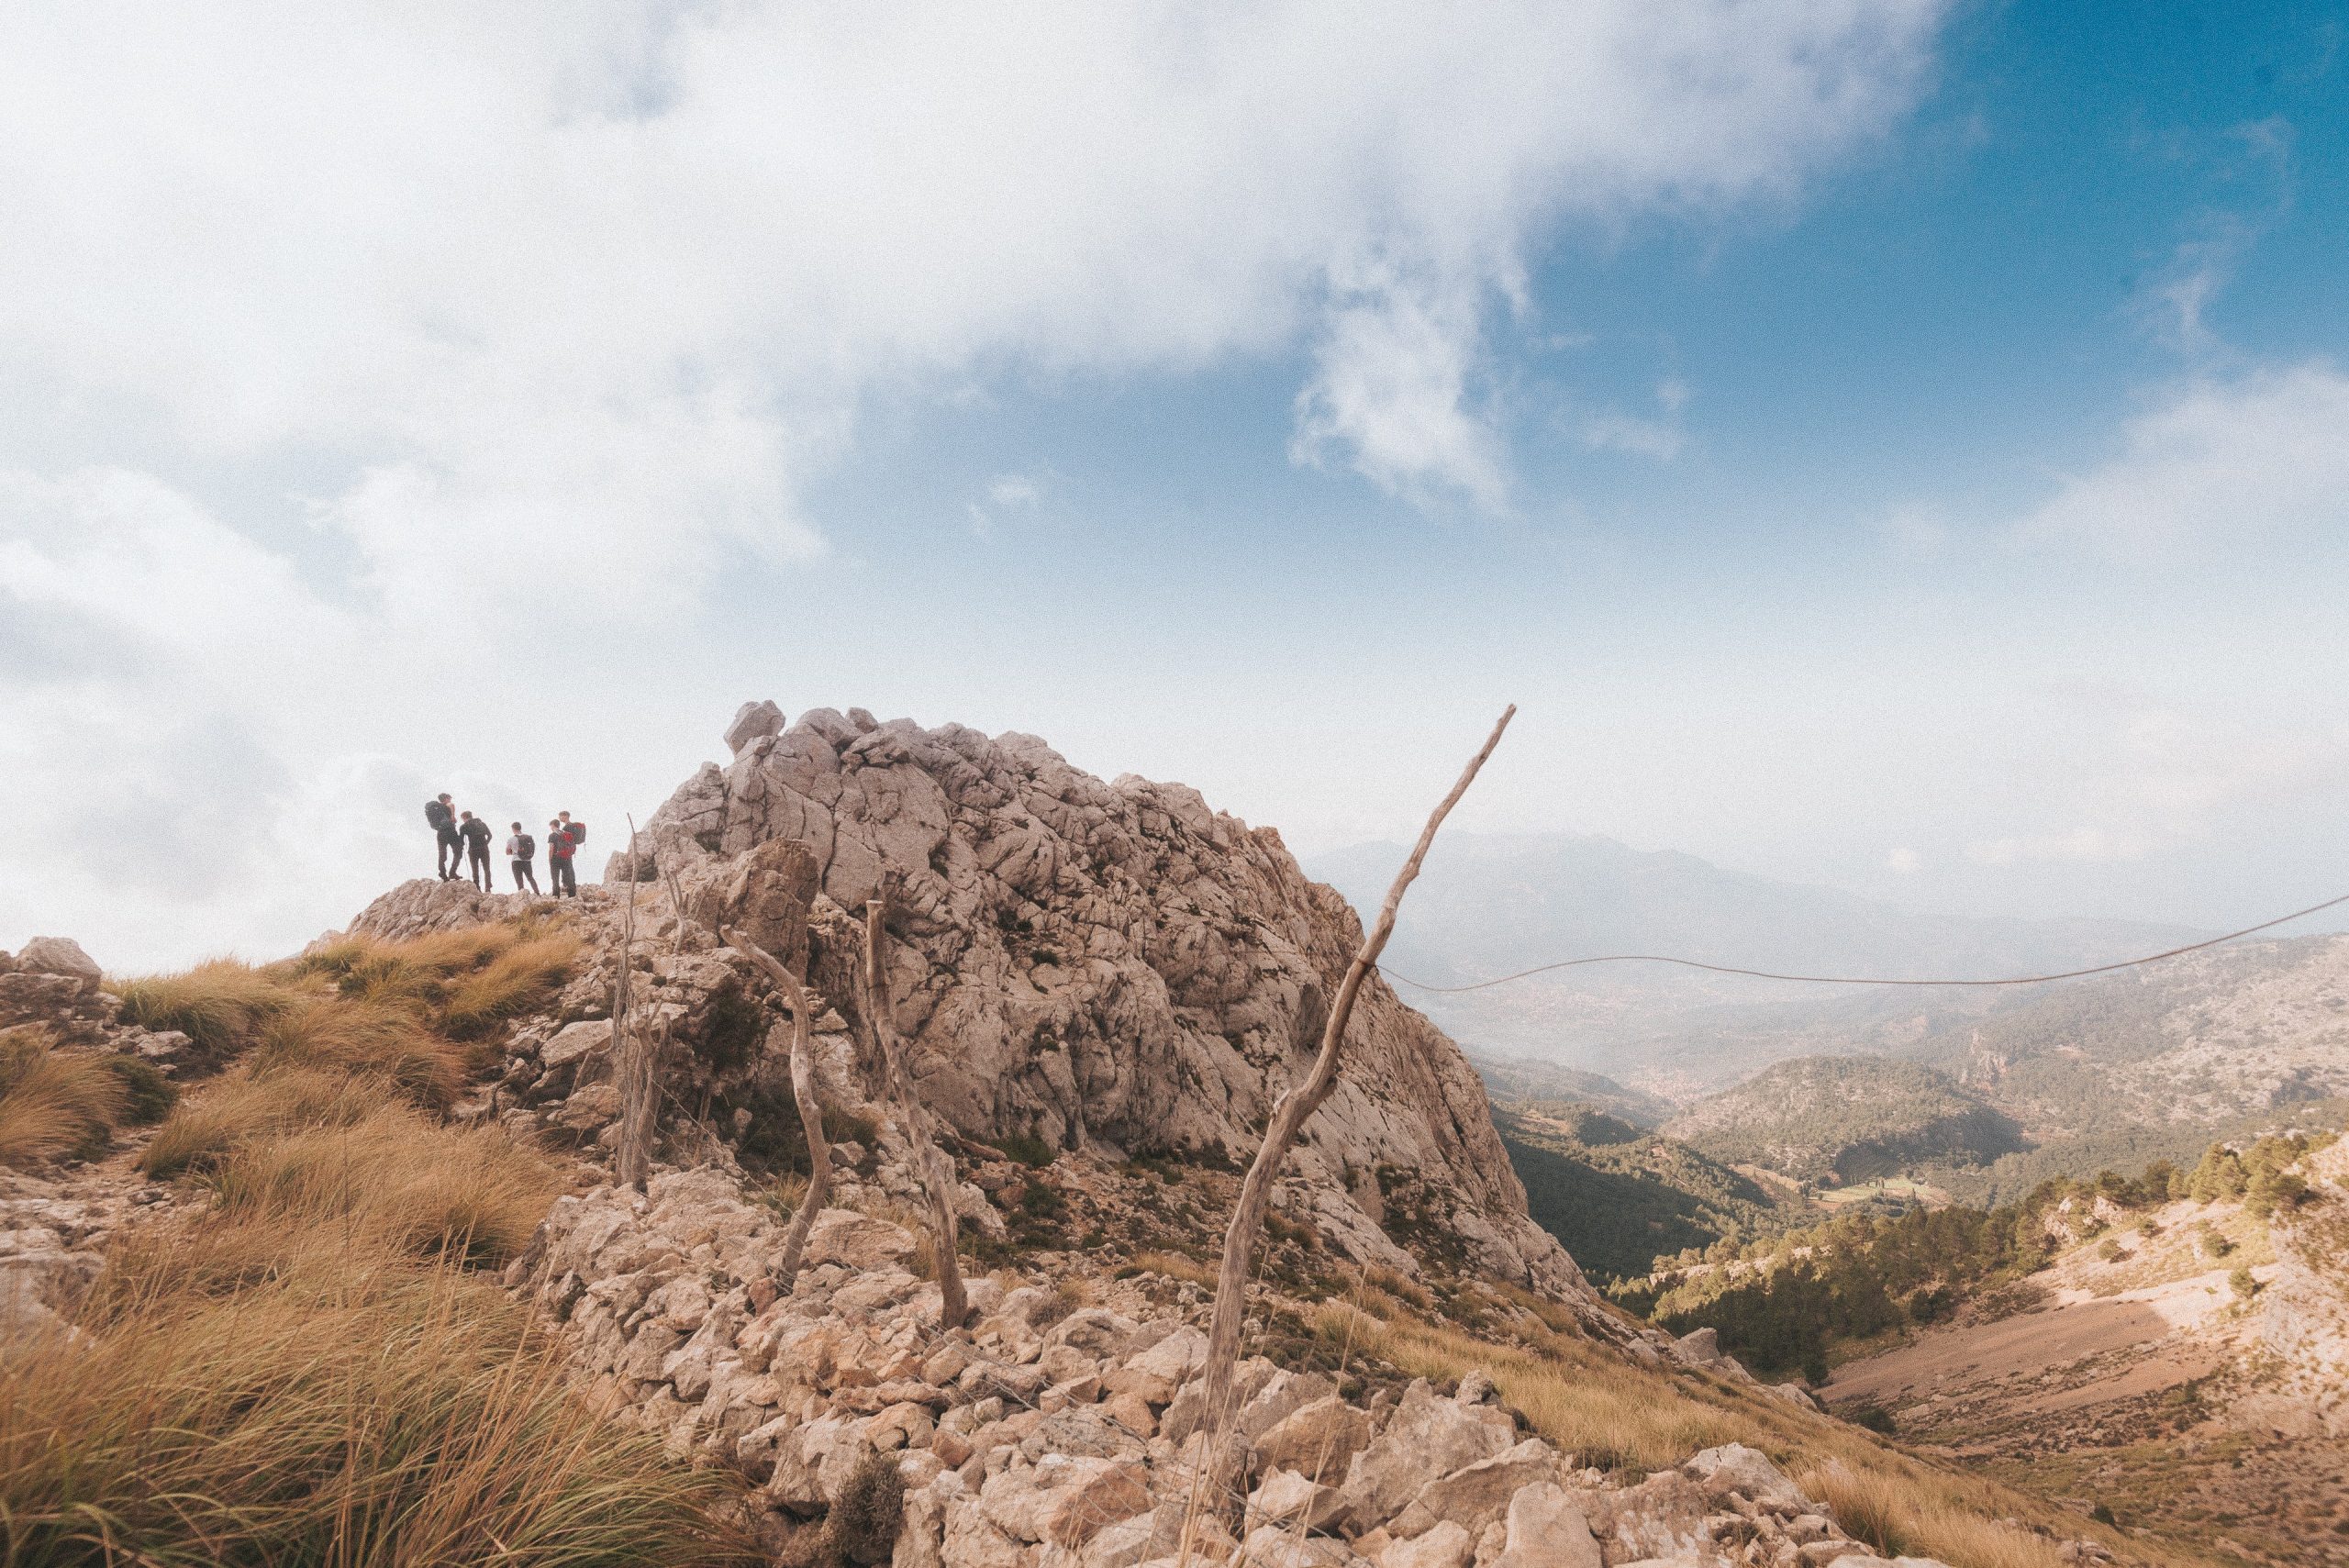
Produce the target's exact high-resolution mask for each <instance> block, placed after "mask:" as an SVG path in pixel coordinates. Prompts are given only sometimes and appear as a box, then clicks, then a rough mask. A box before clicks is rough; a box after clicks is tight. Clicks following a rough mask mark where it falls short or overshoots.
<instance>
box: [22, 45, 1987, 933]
mask: <svg viewBox="0 0 2349 1568" xmlns="http://www.w3.org/2000/svg"><path fill="white" fill-rule="evenodd" d="M1939 17H1940V7H1939V6H1937V5H1935V4H1932V3H1929V0H1819V3H1813V4H1805V5H1799V6H1797V5H1776V4H1757V3H1749V0H1675V3H1669V4H1658V3H1654V0H1606V3H1594V4H1588V5H1581V6H1543V5H1531V4H1522V5H1514V4H1496V5H1490V6H1474V7H1467V8H1445V9H1442V10H1433V11H1431V10H1429V9H1428V8H1425V7H1418V6H1399V5H1397V6H1364V5H1358V4H1350V5H1336V4H1319V5H1317V4H1270V5H1256V6H1238V5H1229V6H1171V5H1141V6H1089V5H1077V4H1065V5H1051V4H1046V5H1039V6H1020V7H1014V8H1010V9H1007V10H997V9H985V8H971V7H963V6H850V7H834V8H820V7H805V6H779V5H777V6H762V5H631V4H619V3H605V4H595V5H584V4H563V5H542V6H500V7H439V6H371V7H321V6H298V5H269V4H259V5H256V4H237V5H204V4H189V5H184V6H152V7H137V8H130V9H128V10H117V9H103V8H97V7H79V8H76V7H66V8H60V9H52V10H50V11H47V12H42V13H33V14H27V15H24V16H20V17H17V19H16V20H15V22H14V23H13V25H12V28H11V47H10V48H9V50H7V51H6V53H5V55H0V202H5V204H6V210H7V212H8V213H9V215H10V217H9V226H10V228H11V231H12V237H13V238H12V239H11V241H10V242H9V243H7V244H6V245H5V246H0V347H5V350H6V351H5V353H4V354H0V367H5V368H0V414H8V415H12V416H17V417H8V418H6V419H0V627H4V628H5V629H0V727H4V728H5V731H6V741H5V742H0V750H5V752H6V755H5V757H0V763H5V766H6V772H7V780H8V782H7V783H6V785H5V789H6V800H5V802H0V806H5V809H6V811H7V812H8V814H9V816H10V817H11V818H12V820H14V821H15V822H16V823H17V826H18V828H19V830H20V832H21V833H22V834H23V835H24V836H25V841H28V842H29V843H32V844H34V845H35V846H37V847H36V848H35V849H33V850H32V851H29V852H28V853H27V854H25V855H23V856H19V857H16V858H14V859H13V860H12V861H11V862H10V863H9V864H8V865H7V866H6V868H5V869H0V905H5V906H7V907H10V908H13V909H17V910H25V911H37V912H38V918H39V924H41V925H42V926H45V927H50V928H55V929H73V930H78V931H80V932H83V934H86V935H89V936H91V937H92V938H93V940H95V942H96V943H97V944H98V945H99V946H100V947H101V948H102V949H107V948H110V949H111V951H108V952H107V954H106V956H109V957H116V958H128V959H132V960H144V959H161V958H168V957H180V956H184V955H185V951H186V947H187V943H188V942H189V940H190V939H189V937H188V935H187V932H188V930H189V929H191V928H192V927H195V926H201V927H203V928H205V929H211V930H217V931H220V932H224V933H229V934H230V936H231V937H232V938H233V940H240V941H244V942H247V943H249V944H250V945H254V946H258V947H261V948H263V949H266V948H267V947H268V946H269V945H270V944H271V943H278V942H284V941H286V940H297V939H298V938H300V937H302V936H306V935H307V934H309V932H311V931H314V930H315V929H317V928H318V927H319V926H320V925H321V924H324V923H326V922H327V921H328V920H330V919H340V917H342V916H343V915H344V914H345V913H346V912H347V911H348V909H349V908H350V907H351V906H352V904H353V902H354V900H355V898H356V897H357V896H358V895H361V894H362V893H363V892H365V891H367V890H369V889H370V888H372V887H373V886H374V885H376V884H380V883H381V882H382V881H383V880H384V879H385V878H386V877H388V876H389V875H391V874H393V873H394V869H395V867H396V866H401V865H404V863H405V862H404V861H401V860H399V859H397V858H395V857H396V856H397V855H398V854H400V853H402V852H403V851H395V850H394V849H392V848H391V847H390V846H392V845H394V844H395V843H397V842H399V841H400V840H399V839H398V835H399V834H401V833H403V832H407V831H408V830H410V829H412V828H413V825H412V824H408V823H406V822H405V820H404V817H405V815H406V811H405V799H404V796H405V795H418V796H420V795H421V794H422V793H423V781H422V780H421V779H420V778H408V777H406V776H405V775H404V774H403V773H402V771H401V765H400V764H397V763H394V762H387V761H385V758H386V757H387V756H389V755H392V754H395V753H406V752H408V751H410V749H411V747H412V745H413V743H414V742H415V741H416V740H417V739H418V737H419V736H421V735H423V734H427V733H429V732H430V731H431V729H432V727H433V726H434V725H435V724H436V723H445V722H446V705H445V702H436V701H435V700H434V694H433V693H431V692H429V691H426V692H419V693H414V694H406V695H399V694H395V695H390V696H388V697H380V696H376V695H370V697H369V699H368V701H367V702H366V703H365V704H364V706H365V708H366V711H365V713H364V714H363V716H362V715H361V714H359V713H356V712H354V711H353V709H354V708H356V707H358V706H362V705H360V704H358V703H356V702H355V701H354V700H353V694H354V693H356V692H358V691H361V690H363V689H369V688H370V687H371V684H373V685H379V684H380V682H372V683H371V677H373V676H376V675H378V674H379V673H380V672H382V671H384V670H385V669H387V668H393V669H397V668H411V669H412V668H416V667H418V666H419V665H421V666H425V667H440V666H444V665H445V666H448V667H467V668H479V669H486V670H490V671H493V672H500V673H493V674H490V675H488V676H485V677H483V679H484V681H485V682H486V684H485V685H484V686H483V687H482V688H481V689H480V690H479V691H478V693H477V694H476V695H477V696H478V697H479V699H480V703H481V706H482V707H483V708H484V709H486V710H487V711H489V712H491V713H502V714H512V713H515V712H517V711H518V710H519V709H520V708H521V706H522V705H523V704H524V703H525V701H526V697H525V693H526V692H527V691H528V690H529V687H528V686H527V685H526V684H524V683H525V682H526V681H528V680H529V679H533V678H543V677H544V676H545V674H546V673H547V672H548V671H549V670H551V669H567V670H569V671H570V672H571V673H572V674H573V676H575V677H576V678H579V679H582V680H593V678H594V677H595V676H596V673H598V671H599V669H600V668H601V665H599V662H598V661H599V660H602V659H605V658H606V657H607V655H606V654H605V653H604V652H603V651H602V650H601V646H600V643H599V642H598V640H597V639H596V637H595V636H594V635H592V634H591V633H590V632H588V631H587V630H586V629H584V628H583V627H582V626H581V624H580V623H581V622H583V621H604V622H607V623H610V624H624V625H626V626H630V627H637V628H641V627H643V626H646V625H658V624H660V622H661V620H662V617H673V616H677V615H680V614H683V613H686V612H689V611H690V610H691V609H692V607H693V606H695V605H696V604H697V603H698V602H700V599H701V596H702V595H704V594H705V593H706V591H707V587H708V585H709V584H710V583H711V581H712V579H713V576H714V575H715V574H716V573H718V572H719V570H720V569H721V567H722V565H723V564H724V563H725V562H728V561H729V560H732V559H736V558H738V557H739V556H740V555H743V554H745V553H747V554H748V555H751V556H753V557H756V558H759V559H763V560H766V561H770V562H785V563H788V562H794V561H801V560H808V559H812V558H814V557H816V556H818V555H820V554H821V553H823V552H824V551H826V550H829V549H833V548H836V547H837V544H838V541H837V540H836V539H832V538H831V537H830V532H829V529H828V528H826V527H825V525H824V521H823V519H821V518H820V517H813V516H810V515H809V513H808V511H807V505H806V502H805V500H804V497H805V495H806V494H807V489H808V486H809V484H810V483H811V481H812V480H814V479H815V478H817V477H818V476H820V475H821V474H822V473H824V472H825V470H826V468H827V466H828V465H829V464H831V463H832V462H835V461H836V460H837V459H838V458H839V457H840V456H841V453H843V452H844V451H846V450H849V449H850V447H851V445H852V442H853V441H854V440H855V439H856V432H857V429H858V426H859V420H860V416H861V414H862V413H863V412H864V411H866V410H869V409H870V408H871V407H873V406H875V405H876V404H879V403H883V402H888V401H892V400H904V399H916V400H918V399H925V398H935V397H942V396H944V395H947V394H948V392H949V391H950V389H952V387H954V386H957V385H961V384H967V383H968V382H970V381H972V380H973V379H977V380H980V381H983V382H984V381H985V380H987V379H989V378H993V377H999V376H1006V375H1036V374H1042V375H1046V376H1052V375H1063V374H1069V373H1095V374H1103V375H1110V376H1130V375H1162V376H1163V375H1180V374H1184V373H1190V372H1195V371H1198V370H1202V369H1207V368H1212V367H1216V366H1219V365H1226V364H1230V363H1232V362H1234V361H1263V362H1268V363H1286V362H1289V361H1292V360H1297V359H1300V358H1301V361H1302V363H1303V366H1304V368H1303V370H1302V371H1301V373H1300V380H1299V390H1298V394H1297V401H1296V409H1295V419H1296V423H1295V426H1294V428H1293V430H1292V431H1291V432H1289V434H1290V436H1291V438H1292V439H1293V441H1294V444H1295V450H1296V452H1297V456H1298V457H1299V459H1300V460H1301V461H1308V462H1317V463H1320V464H1322V465H1325V466H1327V467H1330V468H1332V469H1350V470H1353V471H1354V472H1357V473H1360V474H1362V475H1364V476H1366V477H1367V478H1368V479H1370V480H1371V481H1373V482H1375V484H1379V485H1382V486H1385V487H1386V488H1388V489H1390V490H1394V491H1397V492H1399V493H1405V494H1409V495H1414V496H1419V497H1422V498H1426V499H1429V500H1431V501H1433V500H1441V499H1444V498H1464V499H1465V500H1466V501H1467V502H1468V503H1470V504H1472V505H1475V506H1484V507H1488V508H1500V507H1504V506H1507V505H1508V490H1509V484H1510V480H1509V462H1508V450H1507V443H1506V441H1505V439H1504V438H1503V436H1502V434H1501V433H1500V424H1499V420H1500V418H1501V417H1505V413H1506V410H1505V407H1504V406H1503V397H1504V394H1503V390H1502V389H1500V388H1498V387H1497V386H1495V385H1494V384H1492V382H1491V379H1490V377H1489V375H1488V373H1487V368H1486V367H1487V364H1488V356H1489V347H1490V345H1489V339H1490V335H1491V334H1492V333H1493V332H1494V331H1495V330H1496V329H1497V328H1504V327H1506V326H1507V324H1508V323H1509V322H1510V321H1512V320H1514V319H1517V318H1519V317H1521V316H1522V315H1523V313H1524V312H1525V311H1526V310H1527V309H1528V308H1529V306H1528V305H1527V295H1526V290H1525V286H1524V281H1525V279H1526V277H1527V275H1528V272H1529V269H1531V267H1532V266H1533V265H1534V264H1535V263H1536V261H1538V259H1539V257H1540V256H1541V254H1542V251H1543V250H1544V248H1545V247H1546V246H1548V245H1549V244H1550V243H1552V242H1553V240H1554V239H1555V238H1556V237H1557V236H1558V235H1559V234H1560V233H1562V232H1564V231H1566V230H1568V229H1570V228H1576V227H1581V228H1592V229H1595V230H1600V231H1604V230H1607V229H1610V228H1620V226H1623V225H1627V224H1630V223H1632V222H1635V221H1639V220H1642V218H1646V217H1653V216H1656V215H1663V216H1664V217H1671V218H1699V217H1703V216H1704V215H1706V214H1709V213H1711V212H1714V211H1717V210H1719V209H1720V208H1721V207H1722V206H1724V205H1726V204H1731V203H1737V202H1749V201H1755V200H1759V201H1765V202H1784V201H1786V200H1788V199H1789V198H1791V197H1793V196H1795V195H1798V192H1799V189H1800V187H1801V184H1802V183H1803V181H1804V180H1805V178H1806V177H1807V176H1809V175H1810V174H1811V173H1812V172H1815V171H1816V170H1818V169H1820V167H1821V166H1823V165H1825V164H1827V163H1829V162H1831V161H1833V160H1835V159H1837V158H1839V157H1842V156H1845V155H1847V154H1848V153H1849V152H1850V150H1852V149H1853V148H1854V146H1855V145H1856V144H1860V143H1865V141H1867V140H1868V139H1871V138H1874V137H1876V136H1878V135H1880V134H1881V133H1882V132H1884V131H1885V130H1886V128H1887V127H1888V126H1889V125H1890V124H1891V123H1892V122H1893V121H1894V120H1895V118H1896V117H1898V115H1899V113H1900V112H1901V110H1902V109H1903V108H1904V107H1905V106H1907V105H1908V103H1909V101H1910V100H1911V98H1912V97H1913V95H1915V93H1916V91H1917V90H1918V86H1919V83H1920V81H1921V79H1922V77H1923V75H1924V73H1925V72H1926V71H1927V70H1928V68H1929V65H1930V57H1931V49H1932V41H1933V34H1934V30H1935V28H1936V25H1937V23H1938V20H1939ZM996 505H997V506H1003V505H1008V502H1006V501H1005V499H1004V498H1003V497H1001V496H997V497H996ZM557 579H559V580H560V581H561V584H562V596H563V599H564V601H565V603H566V605H567V606H568V616H567V618H561V619H557V618H553V617H551V616H550V613H549V610H548V607H547V600H548V598H549V585H550V584H551V582H553V581H555V580H557ZM639 653H640V656H643V655H642V651H641V650H640V651H639ZM566 660H567V661H568V663H566V662H565V661H566ZM133 758H135V759H137V761H136V762H135V764H134V763H132V762H130V761H129V760H130V759H133ZM479 787H480V789H481V791H482V792H484V794H487V795H495V793H496V791H497V790H498V789H499V788H501V787H503V786H501V785H499V784H497V783H496V782H495V780H484V781H481V784H480V786H479ZM353 791H358V792H360V793H359V795H358V797H357V798H358V800H359V801H361V802H362V803H364V804H353V800H354V797H353V795H352V794H351V792H353ZM395 798H396V799H400V800H401V812H400V817H401V819H399V820H395V818H394V817H393V816H392V815H391V814H390V813H391V811H392V809H393V808H392V807H391V806H387V805H382V804H380V803H381V802H385V801H390V800H393V799H395ZM338 803H340V805H338ZM411 836H412V835H411ZM122 840H129V841H130V842H131V843H133V844H135V845H137V846H139V847H138V848H135V849H122V850H120V851H119V852H117V849H116V848H115V847H114V846H116V845H117V844H118V843H119V842H121V841H122ZM289 859H291V860H293V861H295V862H299V863H301V864H303V865H305V866H306V867H309V868H311V884H310V885H309V886H308V887H307V888H306V889H305V890H303V891H301V892H299V893H289V892H288V891H286V889H285V887H284V878H283V875H282V873H281V872H280V871H277V870H273V869H272V868H273V865H274V866H280V867H282V866H283V865H284V863H285V862H287V861H288V860H289ZM31 917H32V916H29V915H28V916H27V918H31ZM28 934H29V932H28V931H15V930H12V931H9V932H6V933H0V936H7V937H12V938H19V939H20V938H21V937H22V936H24V935H28Z"/></svg>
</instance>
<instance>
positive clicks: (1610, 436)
mask: <svg viewBox="0 0 2349 1568" xmlns="http://www.w3.org/2000/svg"><path fill="white" fill-rule="evenodd" d="M1581 435H1582V439H1583V444H1584V445H1585V446H1586V447H1589V448H1591V449H1592V450H1598V451H1619V452H1629V453H1630V454H1631V455H1632V456H1633V457H1644V458H1653V460H1654V461H1656V462H1671V461H1672V460H1673V459H1674V458H1676V457H1678V456H1679V455H1680V449H1681V448H1682V447H1683V446H1685V445H1687V440H1688V435H1687V431H1685V430H1683V429H1682V428H1680V427H1679V425H1678V424H1677V423H1676V422H1675V421H1673V420H1670V419H1642V418H1640V417H1636V416H1634V415H1630V414H1597V415H1593V416H1592V417H1589V418H1587V419H1586V420H1584V421H1583V423H1582V429H1581Z"/></svg>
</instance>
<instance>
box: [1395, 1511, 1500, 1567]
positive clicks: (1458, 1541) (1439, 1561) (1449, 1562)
mask: <svg viewBox="0 0 2349 1568" xmlns="http://www.w3.org/2000/svg"><path fill="white" fill-rule="evenodd" d="M1475 1554H1476V1538H1475V1536H1472V1535H1470V1534H1469V1533H1468V1532H1467V1531H1466V1530H1464V1529H1461V1528H1460V1527H1459V1526H1458V1525H1456V1524H1453V1522H1452V1521H1451V1520H1450V1519H1443V1520H1440V1521H1438V1523H1437V1524H1436V1526H1435V1528H1434V1529H1430V1530H1427V1531H1425V1532H1424V1533H1422V1534H1419V1535H1415V1536H1413V1537H1412V1538H1411V1539H1410V1540H1398V1541H1395V1542H1393V1543H1392V1544H1390V1545H1388V1546H1387V1547H1386V1550H1384V1551H1381V1552H1380V1553H1379V1554H1378V1559H1377V1561H1378V1568H1468V1562H1469V1560H1470V1559H1471V1558H1473V1557H1475Z"/></svg>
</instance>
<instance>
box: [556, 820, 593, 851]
mask: <svg viewBox="0 0 2349 1568" xmlns="http://www.w3.org/2000/svg"><path fill="white" fill-rule="evenodd" d="M554 817H555V820H556V821H558V822H560V823H562V830H563V831H564V832H565V833H567V834H569V835H570V836H571V847H572V849H573V850H574V851H576V850H578V849H579V848H580V847H581V846H583V845H584V844H585V843H586V842H587V824H585V823H584V822H573V820H572V819H571V813H570V812H568V811H558V812H556V813H555V814H554Z"/></svg>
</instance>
